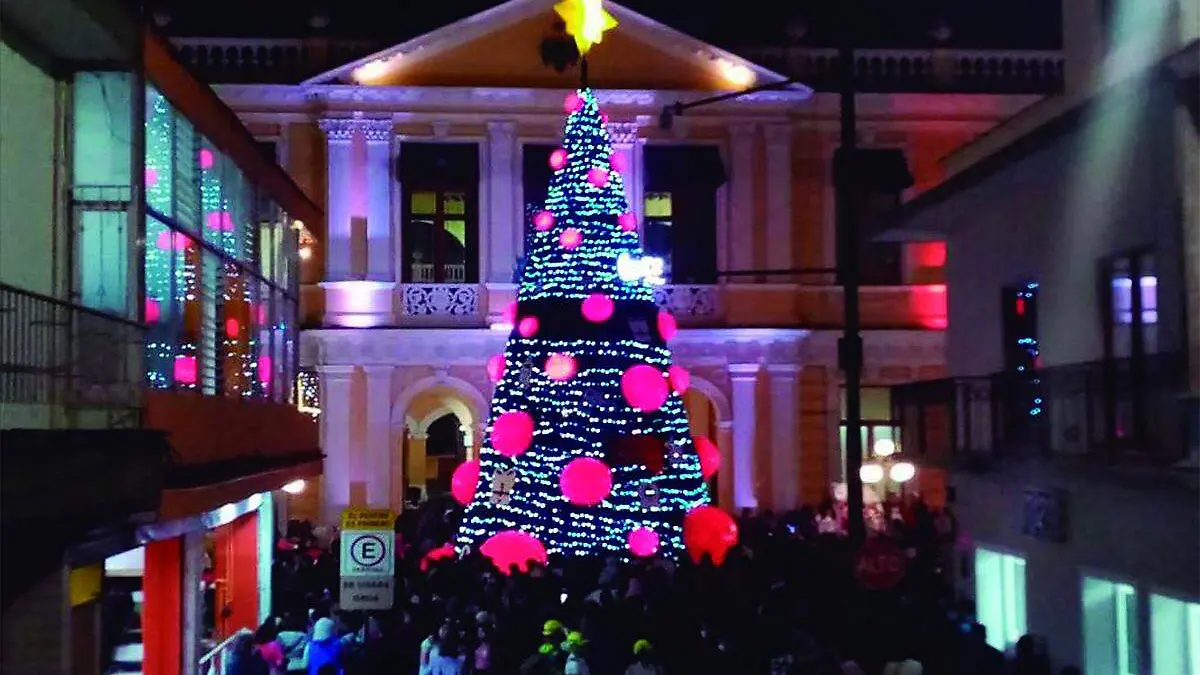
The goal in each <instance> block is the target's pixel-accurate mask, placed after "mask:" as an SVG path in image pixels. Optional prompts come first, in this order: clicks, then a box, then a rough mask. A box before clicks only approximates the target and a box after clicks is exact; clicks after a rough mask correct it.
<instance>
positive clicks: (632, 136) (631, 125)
mask: <svg viewBox="0 0 1200 675" xmlns="http://www.w3.org/2000/svg"><path fill="white" fill-rule="evenodd" d="M606 126H607V127H608V135H609V136H610V137H612V142H613V144H614V145H633V144H634V143H637V142H638V140H640V138H639V137H640V136H641V130H642V125H641V124H639V123H637V122H609V123H608V124H607V125H606Z"/></svg>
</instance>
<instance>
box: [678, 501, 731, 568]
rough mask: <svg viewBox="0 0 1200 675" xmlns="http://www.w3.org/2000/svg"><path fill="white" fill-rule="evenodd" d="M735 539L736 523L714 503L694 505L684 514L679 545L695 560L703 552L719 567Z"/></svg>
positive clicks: (699, 557) (702, 555)
mask: <svg viewBox="0 0 1200 675" xmlns="http://www.w3.org/2000/svg"><path fill="white" fill-rule="evenodd" d="M737 541H738V529H737V523H735V522H733V518H731V517H730V516H729V514H728V513H725V512H724V511H722V510H721V509H718V508H717V507H715V506H708V505H705V506H697V507H696V508H694V509H692V510H691V511H689V512H688V514H687V515H686V516H684V519H683V545H684V546H685V547H686V548H687V552H688V555H690V556H691V558H692V561H693V562H695V563H699V562H700V560H701V559H702V558H703V557H704V556H706V555H707V556H708V557H709V558H710V559H711V560H712V562H713V564H714V565H716V566H718V567H720V566H721V565H722V564H724V563H725V555H726V554H727V553H729V549H731V548H733V547H734V546H735V545H737Z"/></svg>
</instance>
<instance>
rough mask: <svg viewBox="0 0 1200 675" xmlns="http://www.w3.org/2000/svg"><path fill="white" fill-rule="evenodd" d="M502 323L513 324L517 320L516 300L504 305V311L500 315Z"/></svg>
mask: <svg viewBox="0 0 1200 675" xmlns="http://www.w3.org/2000/svg"><path fill="white" fill-rule="evenodd" d="M500 317H501V319H503V320H504V323H507V324H510V325H511V324H514V323H516V322H517V301H516V300H513V301H512V302H509V303H508V304H507V305H505V306H504V312H502V313H501V315H500Z"/></svg>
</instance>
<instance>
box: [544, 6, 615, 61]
mask: <svg viewBox="0 0 1200 675" xmlns="http://www.w3.org/2000/svg"><path fill="white" fill-rule="evenodd" d="M601 2H602V0H562V2H560V3H558V4H557V5H555V6H554V11H555V12H558V15H559V16H560V17H562V20H563V21H564V22H565V23H566V24H567V34H568V35H570V36H571V37H573V38H575V46H576V47H578V48H579V55H580V56H584V55H586V54H587V53H588V50H589V49H591V48H592V45H598V44H600V41H601V40H603V39H604V33H605V32H606V31H609V30H612V29H613V28H616V27H617V20H616V19H615V18H613V15H612V14H609V13H608V10H606V9H604V6H603V5H602V4H601Z"/></svg>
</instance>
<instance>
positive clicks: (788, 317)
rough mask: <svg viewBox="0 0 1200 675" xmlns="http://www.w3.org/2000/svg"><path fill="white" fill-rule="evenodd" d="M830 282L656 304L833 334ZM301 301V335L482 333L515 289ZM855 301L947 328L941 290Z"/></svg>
mask: <svg viewBox="0 0 1200 675" xmlns="http://www.w3.org/2000/svg"><path fill="white" fill-rule="evenodd" d="M415 271H416V270H414V272H415ZM414 278H420V277H417V275H415V274H414ZM424 278H428V275H426V277H424ZM832 282H833V279H832V274H829V273H824V272H818V273H809V274H805V275H801V276H799V277H797V278H796V279H795V280H794V281H791V282H788V283H725V284H712V285H683V284H672V285H667V286H663V287H660V288H658V289H657V290H656V291H655V300H656V301H657V302H658V304H659V306H660V307H662V308H664V309H667V310H669V311H670V312H671V313H672V314H674V315H675V317H676V318H677V319H678V321H679V323H680V325H682V326H685V327H691V328H733V327H737V328H779V327H796V328H809V329H832V328H838V327H840V326H841V325H842V289H841V287H840V286H837V285H835V284H833V283H832ZM301 297H302V305H303V315H304V326H305V327H308V328H316V327H321V326H324V327H327V328H337V327H340V328H382V327H397V326H398V327H402V328H483V327H486V326H489V325H491V324H492V323H496V322H498V321H500V319H501V317H502V316H503V314H504V309H505V307H506V306H507V305H508V303H510V302H511V301H512V300H513V299H514V298H515V297H516V289H515V288H514V287H513V286H511V285H497V284H486V285H485V284H462V283H430V282H425V281H422V282H417V283H408V284H397V285H395V287H394V288H393V286H392V284H390V283H380V282H372V281H362V282H354V281H350V282H335V283H325V284H321V285H319V286H318V285H308V286H305V287H304V288H302V289H301ZM859 297H860V298H861V300H860V302H861V312H862V321H863V327H864V328H866V329H870V330H940V329H944V328H945V327H946V287H945V286H944V285H941V284H928V285H902V286H864V287H862V289H861V292H860V294H859Z"/></svg>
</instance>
